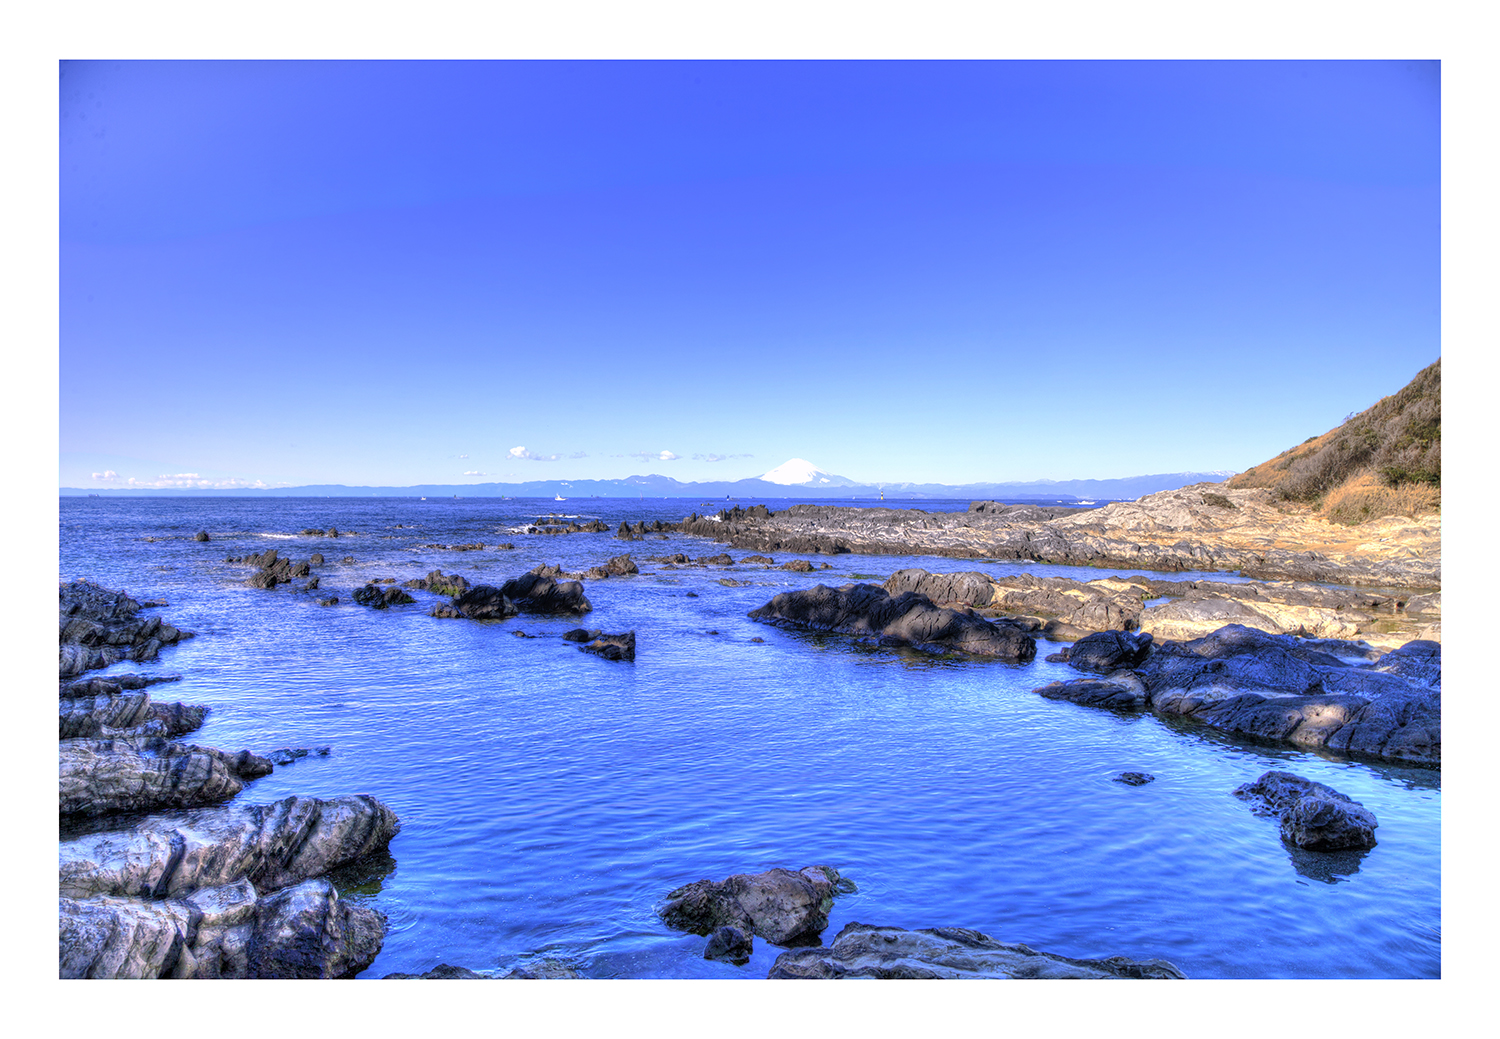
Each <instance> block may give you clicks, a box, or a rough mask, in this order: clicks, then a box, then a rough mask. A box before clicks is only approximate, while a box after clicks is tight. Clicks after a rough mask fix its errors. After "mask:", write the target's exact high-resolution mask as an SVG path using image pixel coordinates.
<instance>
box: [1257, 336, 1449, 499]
mask: <svg viewBox="0 0 1500 1039" xmlns="http://www.w3.org/2000/svg"><path fill="white" fill-rule="evenodd" d="M1442 464H1443V463H1442V361H1441V360H1438V361H1434V362H1433V363H1432V364H1430V365H1428V366H1427V367H1426V368H1424V369H1422V371H1420V372H1418V373H1417V376H1416V378H1414V379H1413V380H1412V381H1411V382H1410V383H1409V384H1407V385H1406V386H1405V387H1404V388H1402V389H1401V390H1400V391H1398V392H1397V393H1394V394H1392V395H1391V396H1389V397H1385V398H1382V399H1381V400H1379V401H1377V402H1376V403H1375V404H1374V405H1372V406H1371V407H1369V408H1366V409H1365V410H1364V411H1362V412H1360V413H1359V414H1358V415H1351V416H1350V417H1349V419H1348V420H1346V421H1345V422H1344V424H1343V425H1341V426H1339V427H1337V428H1336V429H1331V430H1329V431H1328V432H1327V433H1324V434H1323V435H1322V436H1318V437H1308V438H1307V440H1306V441H1304V442H1303V443H1301V444H1298V445H1297V446H1296V447H1294V448H1291V449H1289V450H1286V451H1283V452H1281V454H1279V455H1277V456H1276V457H1275V458H1272V459H1271V460H1270V461H1267V462H1262V463H1261V464H1260V465H1257V466H1255V467H1253V468H1251V469H1248V470H1246V471H1245V472H1243V473H1240V474H1239V475H1238V476H1235V477H1232V478H1231V479H1230V480H1228V481H1227V486H1230V487H1239V488H1251V487H1268V488H1271V489H1272V490H1273V491H1274V492H1275V494H1276V497H1278V498H1279V499H1281V500H1282V501H1287V502H1305V503H1306V504H1308V505H1310V506H1312V507H1314V508H1316V509H1317V510H1318V511H1319V512H1320V514H1321V515H1322V516H1323V518H1325V519H1327V520H1330V521H1331V522H1334V523H1346V524H1355V523H1363V522H1365V521H1366V520H1371V519H1378V518H1379V517H1381V516H1413V517H1415V516H1417V515H1420V514H1422V513H1424V512H1435V511H1437V510H1438V508H1439V505H1440V503H1441V500H1442V499H1441V491H1440V490H1439V488H1440V487H1441V485H1442Z"/></svg>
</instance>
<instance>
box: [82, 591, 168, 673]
mask: <svg viewBox="0 0 1500 1039" xmlns="http://www.w3.org/2000/svg"><path fill="white" fill-rule="evenodd" d="M144 608H145V607H144V606H143V605H142V604H141V603H139V602H137V601H136V600H135V599H132V598H131V597H130V596H128V595H126V594H125V593H124V592H118V591H113V590H111V589H108V588H103V587H101V586H100V585H97V584H95V583H94V582H92V581H72V582H69V583H68V584H64V585H60V586H59V588H58V610H57V627H58V663H57V675H58V678H61V679H67V678H76V677H77V676H79V675H81V674H83V673H84V672H85V671H92V670H97V669H99V668H105V667H109V666H111V665H112V664H117V663H119V662H120V661H122V660H133V661H137V662H142V661H147V660H155V659H156V656H157V654H158V652H160V650H161V647H163V646H170V645H173V644H175V643H177V642H179V641H180V640H182V639H185V638H192V637H193V633H192V632H190V631H182V630H180V629H178V628H175V627H173V626H172V625H170V624H167V623H165V622H163V621H162V619H161V618H160V617H157V616H154V615H152V616H146V617H143V616H141V610H142V609H144Z"/></svg>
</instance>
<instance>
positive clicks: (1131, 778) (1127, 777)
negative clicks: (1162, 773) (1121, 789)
mask: <svg viewBox="0 0 1500 1039" xmlns="http://www.w3.org/2000/svg"><path fill="white" fill-rule="evenodd" d="M1111 778H1112V779H1113V780H1114V781H1115V782H1116V783H1124V784H1125V785H1126V786H1145V785H1146V784H1147V783H1154V782H1156V777H1155V776H1153V775H1152V774H1151V773H1149V772H1119V773H1116V774H1115V775H1114V776H1112V777H1111Z"/></svg>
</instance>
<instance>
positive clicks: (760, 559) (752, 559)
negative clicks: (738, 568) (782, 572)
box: [740, 556, 776, 566]
mask: <svg viewBox="0 0 1500 1039" xmlns="http://www.w3.org/2000/svg"><path fill="white" fill-rule="evenodd" d="M745 563H760V564H762V565H765V566H775V565H776V560H774V559H772V558H771V557H770V556H746V557H745V558H743V559H741V560H740V564H741V565H742V566H743V565H744V564H745Z"/></svg>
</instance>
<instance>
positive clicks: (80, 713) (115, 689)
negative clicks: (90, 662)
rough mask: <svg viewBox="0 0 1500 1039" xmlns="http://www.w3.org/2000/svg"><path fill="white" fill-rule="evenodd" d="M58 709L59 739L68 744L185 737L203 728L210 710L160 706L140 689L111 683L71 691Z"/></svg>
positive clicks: (60, 700) (78, 686)
mask: <svg viewBox="0 0 1500 1039" xmlns="http://www.w3.org/2000/svg"><path fill="white" fill-rule="evenodd" d="M122 677H123V676H122ZM75 694H76V695H75ZM57 708H58V733H57V734H58V738H59V739H65V740H66V739H120V738H133V737H152V736H156V737H164V736H181V735H184V734H185V733H189V732H192V731H193V730H194V729H197V728H199V727H200V726H202V724H203V720H204V718H205V717H206V716H207V714H208V708H206V707H197V706H190V705H187V704H181V703H158V702H156V701H154V700H152V698H151V695H150V694H149V693H147V692H145V691H144V690H142V689H141V688H139V687H137V688H135V689H127V688H125V687H123V686H122V685H121V684H120V683H118V682H114V681H110V680H107V679H93V680H90V681H89V682H87V683H74V685H72V686H70V687H67V688H66V689H65V691H64V695H62V696H60V697H58V701H57Z"/></svg>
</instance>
